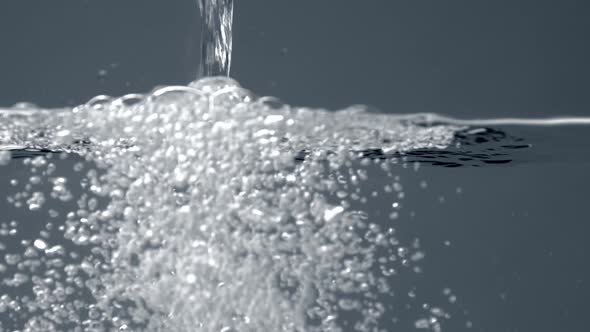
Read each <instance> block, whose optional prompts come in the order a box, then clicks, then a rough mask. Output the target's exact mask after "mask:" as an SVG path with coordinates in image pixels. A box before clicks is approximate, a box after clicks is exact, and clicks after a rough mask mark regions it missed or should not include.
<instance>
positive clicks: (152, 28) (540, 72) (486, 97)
mask: <svg viewBox="0 0 590 332" xmlns="http://www.w3.org/2000/svg"><path fill="white" fill-rule="evenodd" d="M196 14H197V11H196V5H195V1H193V0H178V1H164V0H125V1H119V0H92V1H89V0H54V1H40V0H36V1H32V0H6V1H2V3H1V4H0V49H1V50H2V53H1V54H0V77H1V78H2V79H1V80H0V105H10V104H12V103H14V102H17V101H34V102H36V103H38V104H41V105H43V106H48V107H49V106H59V105H64V104H65V103H68V104H75V103H80V102H82V101H84V100H87V99H89V98H90V97H92V96H94V95H96V94H97V93H99V92H100V93H108V94H114V95H118V94H123V93H128V92H140V91H148V90H149V89H151V88H152V87H153V86H155V85H158V84H179V83H187V82H188V81H190V80H191V79H192V78H193V77H194V76H195V73H196V68H197V63H198V61H199V52H198V42H199V36H200V22H199V18H198V16H197V15H196ZM588 17H590V4H588V2H586V1H583V0H562V1H555V0H554V1H548V0H494V1H473V0H444V1H441V0H436V1H434V0H429V1H427V0H403V1H397V0H395V1H393V0H381V1H377V0H370V1H341V0H339V1H337V0H324V1H315V0H299V1H289V0H272V1H266V0H248V1H236V5H235V34H234V35H235V39H234V63H233V71H232V76H234V77H235V78H237V79H238V80H239V81H240V82H241V83H242V85H244V86H245V87H247V88H249V89H252V90H254V91H255V92H257V93H259V94H263V95H264V94H268V95H274V96H278V97H281V98H283V99H284V100H285V101H287V102H289V103H291V104H297V105H306V106H321V107H328V108H341V107H345V106H348V105H351V104H357V103H362V104H369V105H373V106H375V107H377V108H378V109H380V110H381V111H384V112H395V113H410V112H438V113H444V114H449V115H455V116H462V117H478V116H506V115H515V116H542V115H565V114H570V115H580V114H586V115H588V114H590V97H589V96H590V94H589V93H588V91H589V88H590V81H589V77H590V62H589V61H588V60H587V59H590V47H588V40H589V37H590V36H589V35H590V20H589V19H588ZM101 69H105V70H107V71H108V75H107V76H106V77H104V79H99V78H98V77H97V73H98V71H99V70H101Z"/></svg>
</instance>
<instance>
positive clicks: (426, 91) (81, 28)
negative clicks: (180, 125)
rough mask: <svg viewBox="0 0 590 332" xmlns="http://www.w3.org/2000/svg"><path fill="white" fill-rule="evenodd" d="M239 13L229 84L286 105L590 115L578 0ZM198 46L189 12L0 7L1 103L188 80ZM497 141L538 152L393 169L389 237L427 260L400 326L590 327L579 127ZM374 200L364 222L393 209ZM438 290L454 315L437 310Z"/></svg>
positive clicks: (186, 4)
mask: <svg viewBox="0 0 590 332" xmlns="http://www.w3.org/2000/svg"><path fill="white" fill-rule="evenodd" d="M235 7H236V8H235V10H236V11H235V25H234V27H235V33H234V38H235V39H234V62H233V67H232V76H233V77H235V78H236V79H237V80H238V81H239V82H240V83H241V84H242V85H244V86H245V87H246V88H249V89H252V90H253V91H254V92H256V93H258V94H261V95H273V96H278V97H280V98H282V99H284V100H285V101H286V102H288V103H290V104H296V105H305V106H318V107H327V108H331V109H336V108H341V107H345V106H348V105H351V104H359V103H360V104H369V105H372V106H374V107H376V108H378V109H379V110H380V111H382V112H391V113H410V112H438V113H444V114H448V115H452V116H459V117H467V118H474V117H499V116H502V117H503V116H531V117H532V116H557V115H590V94H589V93H588V92H589V88H590V82H589V77H590V64H589V62H588V59H590V47H588V40H589V38H588V37H590V36H589V35H590V20H589V19H588V17H590V4H589V3H588V2H586V1H574V0H560V1H557V0H555V1H546V0H494V1H474V0H436V1H435V0H431V1H422V0H406V1H394V0H382V1H369V0H367V1H359V0H357V1H343V0H330V1H328V0H299V1H288V0H267V1H265V0H244V1H237V2H236V6H235ZM199 36H200V20H199V17H198V16H197V10H196V5H195V3H194V1H191V0H182V1H180V0H179V1H170V0H159V1H156V0H125V1H122V0H116V1H115V0H93V1H82V0H52V1H41V0H37V1H30V0H12V1H11V0H6V1H2V2H1V3H0V105H2V106H8V105H11V104H13V103H15V102H18V101H32V102H35V103H38V104H40V105H42V106H46V107H56V106H64V105H75V104H78V103H81V102H83V101H85V100H87V99H89V98H90V97H92V96H94V95H96V94H99V93H106V94H112V95H121V94H124V93H129V92H144V91H148V90H150V89H151V88H152V87H154V86H155V85H159V84H185V83H187V82H188V81H190V80H191V79H192V78H193V77H194V76H195V74H196V71H197V67H198V61H199V45H198V43H199ZM100 70H106V71H107V72H106V74H104V73H103V74H99V71H100ZM507 130H509V131H510V133H512V134H514V135H516V136H519V137H523V138H525V141H526V142H527V143H530V144H532V145H533V147H532V148H530V149H527V150H524V151H514V152H511V155H510V158H511V159H512V160H513V162H512V163H510V164H507V165H489V166H485V167H481V168H474V167H460V168H442V167H431V166H428V165H424V167H422V168H421V170H420V171H419V172H413V171H412V170H411V168H409V169H403V168H401V167H400V168H399V169H398V170H397V171H398V172H399V173H400V174H401V175H402V181H403V184H404V188H405V191H406V192H407V199H406V200H405V201H404V202H403V210H402V211H403V214H402V217H401V218H400V220H398V221H396V224H395V226H396V227H397V228H398V230H399V234H401V235H400V236H401V237H406V238H405V240H407V241H410V240H411V239H413V237H415V236H418V237H420V238H421V239H422V243H423V247H424V249H425V251H426V253H427V254H428V257H427V259H426V261H424V263H423V268H424V270H425V273H424V274H423V275H422V276H420V277H417V276H416V275H415V274H403V275H401V276H400V279H399V285H400V286H399V287H400V289H410V288H413V287H415V288H416V289H417V292H418V295H419V296H418V297H417V299H416V300H410V299H408V298H404V297H403V293H402V295H400V296H401V297H398V299H399V303H397V304H396V306H397V305H399V306H400V308H399V310H400V311H399V312H398V315H399V316H400V322H401V323H400V324H399V326H397V328H398V331H407V330H409V329H410V326H411V325H412V322H413V320H414V319H415V318H416V317H417V316H418V315H419V314H420V311H421V309H420V307H421V305H422V303H423V302H428V303H431V304H438V305H441V306H443V307H444V308H446V309H447V310H448V311H449V312H450V313H451V314H452V315H453V317H454V318H453V319H452V320H450V321H449V322H445V325H444V326H445V329H444V331H469V329H466V327H465V322H466V321H471V322H473V329H471V331H489V332H497V331H514V332H516V331H521V332H529V331H530V332H545V331H546V332H553V331H585V330H587V318H586V315H587V314H586V311H587V308H588V304H587V303H588V300H590V284H589V282H590V269H589V267H588V264H587V255H588V252H589V249H590V245H589V244H588V241H587V236H586V234H588V233H589V230H590V229H589V226H588V220H590V218H589V217H588V211H587V208H586V205H587V202H588V197H590V189H589V186H588V184H589V183H590V175H589V174H588V169H590V154H589V152H588V151H590V150H589V149H588V148H589V146H588V142H589V138H590V134H589V129H588V128H587V127H577V128H571V127H569V128H567V129H564V128H563V127H561V128H553V129H523V128H508V129H507ZM8 179H9V177H6V178H5V180H6V181H8ZM422 180H426V181H427V182H428V183H429V187H428V189H426V190H423V189H420V187H419V183H420V181H422ZM3 187H4V186H3ZM458 187H460V188H461V189H462V194H457V188H458ZM3 196H5V195H4V193H1V194H0V197H3ZM441 197H444V203H441V201H443V199H441ZM383 199H385V198H383ZM383 199H378V200H374V201H373V202H372V203H373V204H375V206H374V210H379V209H382V207H383V206H386V205H387V204H390V202H388V201H383ZM371 209H373V208H371ZM411 212H415V216H414V217H411V215H412V214H411ZM23 236H24V235H23ZM445 241H450V243H451V245H450V246H446V245H444V242H445ZM402 286H403V287H402ZM444 287H449V288H451V289H452V290H453V293H454V294H455V295H457V296H458V299H459V301H458V302H457V304H455V305H449V304H446V305H443V304H444V301H445V299H444V297H443V296H442V294H441V290H442V289H443V288H444ZM412 301H413V302H412ZM406 304H410V305H411V307H410V308H409V309H408V308H406V307H405V305H406ZM392 329H393V327H392Z"/></svg>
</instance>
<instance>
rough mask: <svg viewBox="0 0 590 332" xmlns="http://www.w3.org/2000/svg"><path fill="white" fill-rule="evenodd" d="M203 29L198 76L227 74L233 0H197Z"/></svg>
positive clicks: (229, 65)
mask: <svg viewBox="0 0 590 332" xmlns="http://www.w3.org/2000/svg"><path fill="white" fill-rule="evenodd" d="M197 3H198V5H199V10H200V13H201V18H202V20H203V25H202V26H203V29H202V31H201V62H200V64H199V77H204V76H229V71H230V67H231V52H232V23H233V11H234V2H233V0H197Z"/></svg>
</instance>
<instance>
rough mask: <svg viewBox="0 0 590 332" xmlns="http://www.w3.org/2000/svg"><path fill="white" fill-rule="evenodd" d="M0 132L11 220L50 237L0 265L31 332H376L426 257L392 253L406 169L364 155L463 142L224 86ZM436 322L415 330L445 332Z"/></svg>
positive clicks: (36, 115) (392, 120) (25, 117)
mask: <svg viewBox="0 0 590 332" xmlns="http://www.w3.org/2000/svg"><path fill="white" fill-rule="evenodd" d="M2 116H3V117H5V119H3V120H6V121H2V122H1V123H0V133H2V134H1V136H0V145H3V146H5V147H6V146H11V147H13V154H12V155H11V154H10V153H6V152H5V151H2V152H0V163H1V164H9V163H21V164H22V165H25V166H26V167H28V168H30V170H31V174H32V175H31V176H30V178H29V179H28V181H23V180H20V181H18V180H16V179H13V180H12V181H11V182H10V183H11V184H12V187H13V188H14V190H15V192H14V194H13V195H11V196H9V197H8V199H9V203H10V204H12V205H13V206H14V207H15V208H19V209H27V210H29V212H30V213H32V214H34V218H36V219H38V220H39V222H38V223H39V225H37V226H35V227H40V229H39V232H38V236H36V237H34V238H31V239H28V240H23V241H22V243H20V247H22V250H20V252H19V250H18V246H11V247H10V248H8V247H7V248H4V249H6V250H5V252H6V254H5V255H3V256H4V261H5V262H4V264H2V265H0V267H2V269H3V270H4V272H3V275H11V277H7V278H5V279H4V281H2V286H1V287H2V288H1V289H2V291H1V292H0V293H4V294H3V295H2V294H0V295H1V297H0V315H1V317H2V319H1V321H2V322H3V324H5V326H4V327H5V328H8V329H20V330H23V331H62V330H74V331H82V330H84V331H104V330H120V331H216V332H218V331H225V332H229V331H350V330H357V331H381V330H382V329H383V326H384V325H383V324H384V323H383V321H384V320H388V321H391V319H392V317H394V316H395V313H391V312H388V310H389V308H388V306H387V304H386V303H385V301H384V300H383V299H384V298H387V297H391V296H393V295H392V287H394V286H395V276H396V274H397V273H398V270H400V269H410V270H411V271H414V272H416V273H421V272H422V271H421V269H420V266H419V263H420V261H421V260H422V259H423V258H424V253H423V252H422V251H421V249H420V244H419V241H417V240H416V241H414V242H413V243H407V244H404V243H402V241H400V240H398V239H397V238H396V231H395V228H394V227H393V226H394V224H393V221H394V220H395V219H397V218H398V214H399V211H400V210H401V209H403V205H404V204H403V199H404V191H403V186H402V184H401V183H400V181H401V180H400V178H399V176H397V175H396V174H395V169H394V168H393V167H392V165H393V163H396V162H398V160H396V159H382V158H370V157H368V156H367V154H366V152H367V151H370V150H374V149H381V150H383V151H388V152H390V151H395V152H397V153H403V152H405V151H411V150H415V149H424V148H444V147H446V146H447V145H449V144H450V143H451V142H452V139H453V135H454V133H455V132H456V131H457V129H458V128H456V127H453V126H443V125H439V126H421V125H416V124H414V123H413V122H412V120H411V119H408V118H399V117H395V116H391V115H383V114H371V113H369V112H367V111H365V110H364V109H363V108H362V107H352V108H350V109H346V110H342V111H338V112H329V111H324V110H315V109H307V108H294V107H290V106H287V105H284V104H282V103H280V102H278V101H276V100H274V99H272V98H268V97H263V98H258V97H256V96H254V95H252V94H251V93H250V92H248V91H247V90H245V89H243V88H241V87H240V86H239V85H238V84H237V83H236V82H234V81H233V80H231V79H227V78H206V79H201V80H199V81H196V82H193V83H191V84H190V85H189V86H186V87H165V88H160V89H158V90H156V91H154V92H153V93H151V94H149V95H145V96H141V95H128V96H123V97H121V98H110V97H106V96H99V97H96V98H93V100H91V101H90V102H89V103H87V104H85V105H81V106H78V107H76V108H74V109H64V110H58V111H43V110H37V111H34V112H29V113H26V114H24V113H23V114H19V113H14V114H10V115H7V114H3V115H2ZM14 147H20V148H27V149H35V150H34V151H37V152H36V153H38V155H37V156H33V157H31V156H28V157H27V158H25V159H21V160H18V159H14V153H15V151H17V150H15V149H14ZM55 151H62V153H58V152H55ZM68 160H69V163H67V165H69V166H68V167H69V168H70V169H69V170H68V171H69V174H70V176H69V177H68V176H66V175H63V174H58V173H59V169H60V167H61V166H59V165H61V164H62V163H64V162H65V161H68ZM376 173H379V175H375V174H376ZM72 174H74V175H75V176H74V175H72ZM372 177H378V178H379V179H380V180H379V181H382V180H383V179H385V180H383V181H387V183H383V182H380V183H379V184H378V187H375V186H371V185H368V183H369V182H371V178H372ZM23 182H25V183H23ZM376 195H385V196H386V197H390V198H391V201H390V203H389V204H388V207H387V208H386V209H388V210H389V211H386V213H385V214H384V215H383V214H382V215H381V216H375V215H374V214H373V213H372V211H367V210H366V208H365V206H366V204H367V202H368V201H370V200H371V199H373V198H374V197H375V196H376ZM56 205H57V206H60V207H61V210H64V206H67V210H68V211H65V212H63V211H62V212H59V211H57V210H56V209H54V208H55V206H56ZM17 228H18V222H16V221H15V222H14V224H10V223H9V224H2V229H1V231H2V232H4V233H2V236H3V237H12V238H14V234H13V235H10V232H12V231H13V230H14V232H16V230H17ZM59 238H65V239H66V240H67V241H66V242H65V243H64V240H63V239H62V240H61V242H60V241H58V240H57V239H59ZM13 242H14V241H13ZM4 249H3V250H4ZM429 312H430V316H429V317H430V318H429V319H427V320H425V321H418V322H416V327H419V328H429V329H431V330H434V331H438V330H439V329H440V320H441V319H444V318H445V313H444V311H443V310H442V309H439V308H429ZM7 322H8V323H7Z"/></svg>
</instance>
